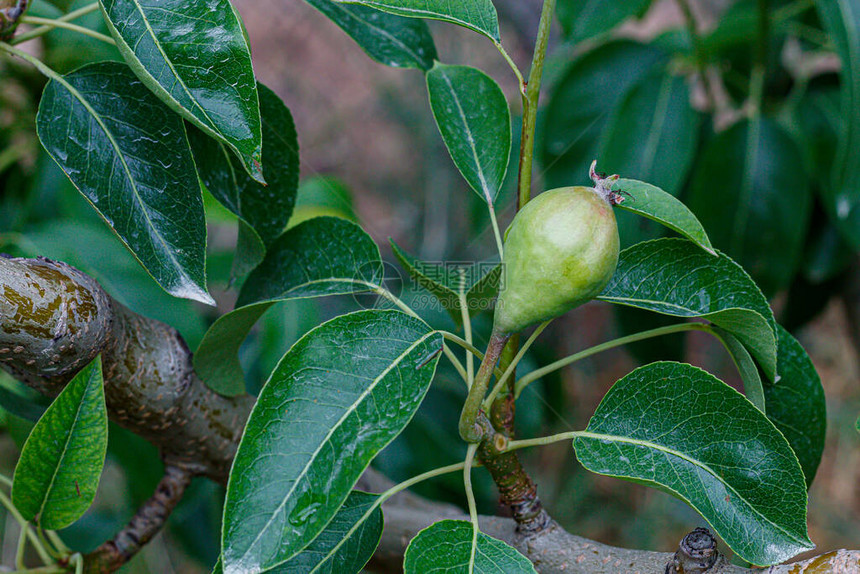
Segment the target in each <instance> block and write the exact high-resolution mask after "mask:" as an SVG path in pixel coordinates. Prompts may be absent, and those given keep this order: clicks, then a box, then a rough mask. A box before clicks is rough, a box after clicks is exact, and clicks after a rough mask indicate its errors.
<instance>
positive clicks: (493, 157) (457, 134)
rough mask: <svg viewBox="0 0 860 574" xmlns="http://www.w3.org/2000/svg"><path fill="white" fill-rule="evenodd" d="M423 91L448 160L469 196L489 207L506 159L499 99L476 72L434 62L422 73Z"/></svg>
mask: <svg viewBox="0 0 860 574" xmlns="http://www.w3.org/2000/svg"><path fill="white" fill-rule="evenodd" d="M427 91H428V93H429V95H430V107H431V108H432V109H433V117H434V118H435V119H436V125H437V126H439V131H440V132H441V133H442V139H443V140H444V141H445V146H446V147H447V148H448V152H449V153H450V154H451V159H453V160H454V164H455V165H456V166H457V169H459V170H460V173H461V174H463V177H464V178H466V181H467V182H468V183H469V185H470V186H471V187H472V189H473V190H475V193H477V194H478V195H479V196H480V197H481V198H482V199H483V200H484V201H486V202H487V203H488V204H489V205H493V202H494V201H495V199H496V196H497V195H498V194H499V190H500V189H501V187H502V183H504V181H505V173H507V171H508V161H509V160H510V157H511V112H510V109H509V108H508V102H507V100H506V99H505V94H504V93H503V92H502V89H501V88H500V87H499V85H498V84H497V83H496V82H495V81H494V80H493V79H492V78H491V77H489V76H488V75H486V74H485V73H484V72H482V71H481V70H478V69H476V68H470V67H468V66H448V65H446V64H440V63H438V62H437V63H436V65H435V66H433V69H432V70H430V71H429V72H427Z"/></svg>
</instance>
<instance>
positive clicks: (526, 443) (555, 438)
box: [505, 431, 588, 452]
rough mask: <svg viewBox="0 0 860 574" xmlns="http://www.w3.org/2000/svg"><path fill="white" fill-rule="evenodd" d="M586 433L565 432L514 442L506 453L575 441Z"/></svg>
mask: <svg viewBox="0 0 860 574" xmlns="http://www.w3.org/2000/svg"><path fill="white" fill-rule="evenodd" d="M587 434H588V433H586V432H585V431H569V432H563V433H559V434H554V435H550V436H542V437H540V438H530V439H525V440H512V441H510V442H508V444H507V446H506V447H505V452H510V451H512V450H519V449H521V448H529V447H533V446H546V445H548V444H553V443H556V442H562V441H567V440H573V439H575V438H576V437H578V436H584V435H587Z"/></svg>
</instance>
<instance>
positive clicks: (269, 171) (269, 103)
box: [189, 84, 299, 274]
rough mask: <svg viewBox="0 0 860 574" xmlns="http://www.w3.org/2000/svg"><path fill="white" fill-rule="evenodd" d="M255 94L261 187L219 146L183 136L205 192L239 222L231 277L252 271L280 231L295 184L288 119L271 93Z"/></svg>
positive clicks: (294, 141)
mask: <svg viewBox="0 0 860 574" xmlns="http://www.w3.org/2000/svg"><path fill="white" fill-rule="evenodd" d="M258 90H259V93H260V109H261V112H262V121H263V172H262V173H263V175H264V176H265V178H266V185H262V184H261V183H259V182H257V181H255V180H253V179H251V177H249V176H248V175H247V174H246V173H245V172H244V170H243V168H242V165H241V164H240V162H239V161H238V159H236V158H235V156H234V155H233V154H231V153H229V152H228V151H227V149H226V148H225V146H224V145H223V144H221V143H219V142H218V141H216V140H214V139H212V138H210V137H207V136H206V135H205V134H204V133H202V132H200V131H198V130H193V129H192V130H191V131H190V132H189V139H190V141H191V149H192V150H193V151H194V159H195V161H196V162H197V171H198V173H199V175H200V179H201V180H202V181H203V184H204V185H205V186H206V189H208V190H209V192H210V193H211V194H212V196H213V197H215V199H217V200H218V201H219V202H220V203H221V204H222V205H223V206H224V207H226V208H227V209H229V210H230V211H231V212H232V213H234V214H236V215H237V216H238V217H239V218H240V219H241V220H242V222H244V223H245V225H244V226H240V233H239V246H238V248H237V253H236V257H235V259H234V261H237V262H242V264H241V267H240V268H237V269H236V270H237V272H238V273H237V274H241V273H242V272H243V271H245V270H250V269H253V268H254V267H256V266H257V265H258V264H259V263H260V261H261V260H262V259H263V256H264V255H265V253H266V248H267V247H268V246H269V245H271V243H272V242H273V241H274V240H275V239H277V238H278V236H280V235H281V233H283V231H284V229H285V228H286V226H287V222H288V221H289V220H290V216H291V215H292V213H293V206H294V204H295V201H296V190H297V189H298V186H299V141H298V136H297V135H296V126H295V124H294V123H293V117H292V115H291V114H290V110H289V109H287V107H286V106H285V105H284V102H282V101H281V98H279V97H278V96H277V94H275V93H274V92H273V91H271V90H270V89H269V88H267V87H266V86H264V85H262V84H260V85H258ZM253 255H256V257H253Z"/></svg>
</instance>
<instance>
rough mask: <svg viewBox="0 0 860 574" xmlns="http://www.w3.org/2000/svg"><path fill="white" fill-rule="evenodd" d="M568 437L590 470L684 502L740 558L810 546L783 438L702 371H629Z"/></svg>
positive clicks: (798, 482)
mask: <svg viewBox="0 0 860 574" xmlns="http://www.w3.org/2000/svg"><path fill="white" fill-rule="evenodd" d="M729 422H730V424H729ZM573 444H574V448H575V449H576V455H577V457H578V458H579V461H580V462H581V463H582V464H583V466H585V467H586V468H587V469H589V470H591V471H592V472H596V473H599V474H604V475H608V476H615V477H619V478H624V479H627V480H631V481H633V482H638V483H641V484H646V485H649V486H654V487H656V488H658V489H660V490H663V491H665V492H668V493H670V494H672V495H674V496H677V497H678V498H680V499H681V500H683V501H685V502H687V503H688V504H690V505H691V506H692V507H693V508H694V509H696V511H697V512H699V514H701V515H702V516H703V517H704V518H705V519H706V520H707V521H708V522H709V523H710V525H711V526H712V527H713V528H714V530H715V531H716V532H717V534H719V536H720V537H721V538H722V539H723V540H724V541H725V542H726V543H727V544H728V545H729V547H731V549H732V550H734V551H735V553H736V554H738V556H740V557H741V558H743V559H744V560H746V561H748V562H751V563H753V564H757V565H770V564H776V563H779V562H783V561H784V560H787V559H789V558H791V557H792V556H795V555H797V554H799V553H800V552H803V551H805V550H809V549H811V548H813V546H814V545H813V544H812V543H811V542H810V541H809V537H808V535H807V532H806V505H807V497H806V484H805V483H804V479H803V471H802V470H801V468H800V465H799V464H798V462H797V458H796V457H795V456H794V453H793V452H792V450H791V448H790V447H789V444H788V443H787V442H786V440H785V438H784V437H783V436H782V434H781V433H780V432H779V431H778V430H777V429H776V428H775V427H774V426H773V424H772V423H771V422H770V421H769V420H767V418H766V417H765V416H764V415H763V414H762V413H761V412H760V411H759V410H758V409H756V408H755V407H754V406H753V405H751V404H750V403H749V401H747V400H746V399H745V398H744V397H743V395H741V394H740V393H738V392H737V391H735V390H734V389H732V388H731V387H729V386H728V385H726V384H725V383H723V382H722V381H720V380H718V379H716V378H715V377H714V376H712V375H710V374H709V373H706V372H705V371H702V370H701V369H697V368H696V367H692V366H690V365H686V364H681V363H668V362H664V363H652V364H650V365H647V366H644V367H641V368H639V369H636V370H635V371H633V372H632V373H630V374H629V375H627V376H626V377H624V378H623V379H621V380H620V381H618V382H617V383H616V384H615V385H614V386H613V387H612V388H611V389H610V390H609V392H608V393H607V394H606V396H605V397H604V398H603V400H602V401H601V402H600V405H599V406H598V407H597V410H596V411H595V413H594V416H593V417H592V418H591V421H590V422H589V423H588V427H587V428H586V432H585V433H583V435H581V436H578V437H577V438H576V439H574V442H573Z"/></svg>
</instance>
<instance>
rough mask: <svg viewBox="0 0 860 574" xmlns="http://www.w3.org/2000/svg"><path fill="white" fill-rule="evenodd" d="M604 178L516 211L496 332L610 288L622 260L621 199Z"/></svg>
mask: <svg viewBox="0 0 860 574" xmlns="http://www.w3.org/2000/svg"><path fill="white" fill-rule="evenodd" d="M615 177H616V179H617V176H615ZM595 181H596V182H597V180H595ZM603 181H607V180H601V181H600V183H602V182H603ZM613 181H614V180H613ZM600 183H598V185H597V188H596V189H595V188H591V187H582V186H577V187H563V188H559V189H553V190H550V191H545V192H544V193H542V194H540V195H538V196H537V197H536V198H534V199H533V200H532V201H530V202H529V203H527V204H526V206H525V207H524V208H523V209H522V210H520V212H519V213H518V214H517V215H516V217H515V218H514V220H513V223H511V226H510V228H509V229H508V232H507V235H506V238H505V249H504V259H503V263H504V279H503V280H504V284H503V286H502V289H501V291H500V293H499V297H498V300H497V301H496V311H495V322H494V327H493V328H494V331H495V332H498V333H516V332H519V331H521V330H522V329H524V328H525V327H528V326H529V325H533V324H535V323H539V322H543V321H547V320H549V319H552V318H554V317H558V316H559V315H561V314H563V313H566V312H567V311H570V310H571V309H573V308H574V307H578V306H579V305H582V304H583V303H586V302H588V301H590V300H591V299H593V298H594V297H596V296H597V295H599V294H600V292H601V291H602V290H603V288H604V287H606V284H607V283H608V282H609V280H610V279H611V278H612V275H613V273H615V267H616V265H617V264H618V251H619V239H618V226H617V224H616V222H615V214H614V213H613V204H614V203H618V201H619V200H618V195H617V194H615V193H614V192H611V191H609V188H608V187H604V186H603V185H600ZM607 183H609V181H607Z"/></svg>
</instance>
